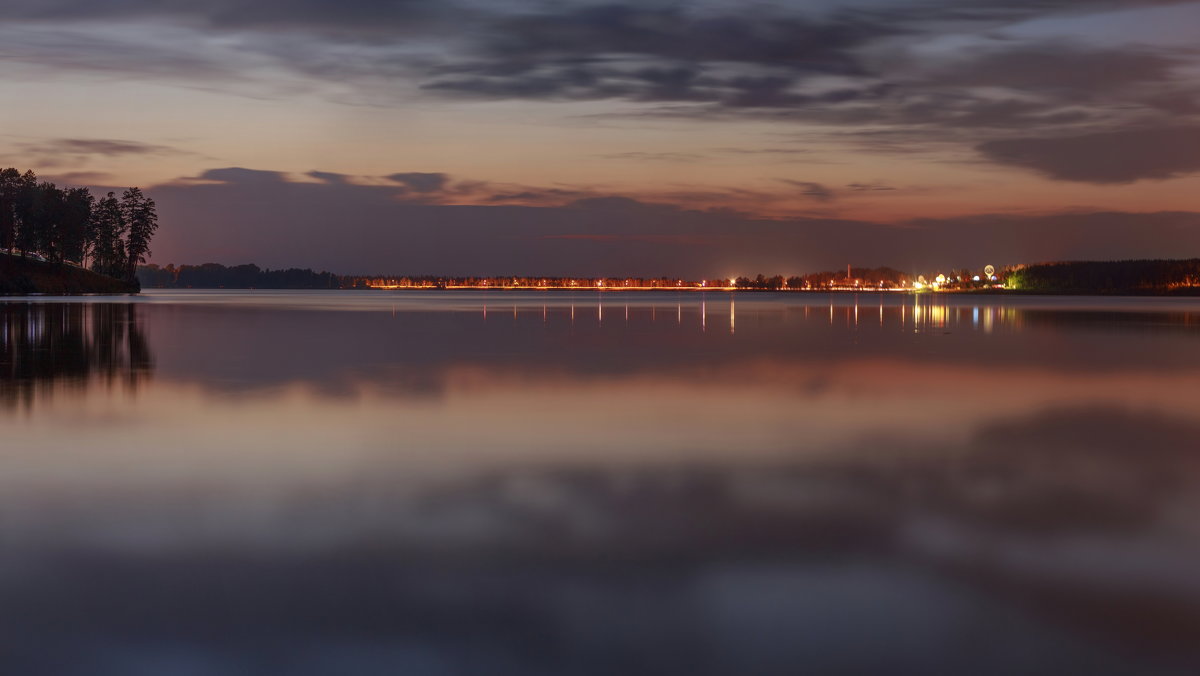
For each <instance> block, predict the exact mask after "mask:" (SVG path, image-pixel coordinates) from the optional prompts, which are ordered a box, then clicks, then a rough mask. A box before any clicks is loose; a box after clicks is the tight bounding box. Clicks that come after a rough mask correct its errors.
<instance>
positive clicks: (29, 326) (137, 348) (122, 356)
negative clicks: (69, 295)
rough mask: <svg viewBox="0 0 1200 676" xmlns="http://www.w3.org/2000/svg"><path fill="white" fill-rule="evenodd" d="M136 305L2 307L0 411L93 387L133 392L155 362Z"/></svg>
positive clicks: (98, 304)
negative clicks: (0, 408) (55, 394)
mask: <svg viewBox="0 0 1200 676" xmlns="http://www.w3.org/2000/svg"><path fill="white" fill-rule="evenodd" d="M138 312H139V308H138V307H137V306H136V305H133V304H116V303H111V304H110V303H95V304H50V305H46V304H25V303H0V407H3V408H9V409H11V408H15V407H18V406H21V405H25V406H30V405H32V404H33V403H34V401H35V400H36V399H38V398H39V397H46V396H51V395H52V394H53V393H55V392H58V391H64V390H75V391H79V390H82V389H85V388H86V387H88V385H89V384H91V383H102V384H104V385H105V386H107V387H110V388H111V387H115V386H118V385H119V386H124V387H127V388H130V389H134V388H136V387H137V385H138V383H139V382H141V381H142V380H143V379H145V378H146V377H148V376H149V374H150V372H151V371H152V370H153V363H154V360H153V358H152V357H151V353H150V347H149V344H148V343H147V341H146V337H145V335H144V333H143V332H142V328H141V323H140V321H139V318H138Z"/></svg>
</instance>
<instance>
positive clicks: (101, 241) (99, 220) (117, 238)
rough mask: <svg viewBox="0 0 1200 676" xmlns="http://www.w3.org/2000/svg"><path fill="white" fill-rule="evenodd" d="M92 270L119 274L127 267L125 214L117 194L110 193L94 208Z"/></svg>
mask: <svg viewBox="0 0 1200 676" xmlns="http://www.w3.org/2000/svg"><path fill="white" fill-rule="evenodd" d="M91 228H92V233H93V238H94V243H93V246H92V270H95V271H96V272H99V273H100V274H104V275H111V276H114V277H115V276H117V275H119V274H121V273H122V272H123V271H124V269H125V242H124V237H125V230H126V225H125V215H124V213H123V212H122V210H121V203H120V201H118V200H117V197H116V195H114V194H113V193H111V192H110V193H108V195H106V196H104V197H103V198H101V199H100V200H99V201H98V202H96V206H95V208H94V209H93V210H92V224H91Z"/></svg>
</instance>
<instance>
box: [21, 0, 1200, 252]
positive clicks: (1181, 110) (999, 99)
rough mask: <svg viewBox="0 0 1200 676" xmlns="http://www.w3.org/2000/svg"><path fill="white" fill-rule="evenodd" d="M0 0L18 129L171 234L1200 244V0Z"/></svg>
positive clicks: (812, 246)
mask: <svg viewBox="0 0 1200 676" xmlns="http://www.w3.org/2000/svg"><path fill="white" fill-rule="evenodd" d="M3 4H4V12H3V16H4V17H5V18H4V20H3V21H2V22H0V59H3V64H4V68H3V75H2V76H0V97H2V100H3V101H4V105H3V107H2V110H3V112H2V113H0V116H2V118H0V119H3V122H4V124H3V127H2V128H0V153H2V156H0V163H2V164H3V165H4V166H16V167H19V168H21V169H30V168H31V169H33V170H35V171H36V172H38V173H39V175H41V176H42V177H43V178H45V179H47V180H52V181H56V182H58V183H60V184H75V185H88V186H91V187H93V188H95V189H97V190H106V189H110V188H108V187H106V186H126V185H140V186H142V187H143V188H146V189H147V191H148V192H149V194H150V195H151V196H153V197H154V198H155V199H157V200H158V204H159V213H160V220H161V224H162V225H161V230H160V232H159V235H158V238H157V240H156V241H155V243H154V246H153V249H154V255H153V261H154V262H157V263H163V264H165V263H168V262H174V263H202V262H209V261H212V262H220V263H227V264H236V263H245V262H255V263H258V264H260V265H263V266H267V267H286V266H299V267H314V268H325V269H329V270H331V271H334V272H339V273H413V274H417V273H432V274H534V275H536V274H547V275H552V274H580V275H606V274H612V275H631V274H638V275H650V274H666V275H688V276H710V275H712V276H725V275H732V274H753V273H756V272H766V273H772V274H773V273H784V274H790V273H798V272H809V271H815V270H818V269H825V268H834V267H841V266H844V265H845V264H846V263H853V264H855V265H872V266H873V265H892V266H895V267H900V268H902V269H906V268H915V267H925V266H938V267H942V268H946V267H949V266H953V267H962V266H968V265H982V264H983V263H987V262H992V263H996V264H1005V263H1014V262H1032V261H1037V260H1050V259H1063V258H1097V257H1102V258H1129V257H1195V256H1200V174H1198V173H1197V172H1200V89H1198V87H1197V82H1198V81H1200V51H1198V50H1197V48H1196V45H1197V44H1200V2H1170V1H1162V2H1153V1H1151V0H1126V1H1121V0H808V1H801V0H794V1H791V2H753V1H735V0H693V1H689V2H656V1H654V0H640V1H638V2H629V3H627V4H621V3H618V2H584V1H575V0H569V1H559V2H553V1H548V0H547V1H538V0H459V1H457V2H456V1H454V0H399V1H392V2H384V1H371V0H338V1H334V0H293V1H285V0H261V1H258V2H236V1H235V0H188V1H183V0H166V1H156V2H151V1H149V0H89V1H87V2H84V1H83V0H12V1H9V2H5V3H3Z"/></svg>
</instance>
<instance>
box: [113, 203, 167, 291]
mask: <svg viewBox="0 0 1200 676" xmlns="http://www.w3.org/2000/svg"><path fill="white" fill-rule="evenodd" d="M121 214H122V215H123V216H124V218H125V224H126V226H127V228H128V230H127V232H126V236H125V278H126V279H129V280H133V279H135V278H136V276H137V266H138V264H139V263H144V262H146V256H148V255H149V254H150V238H151V237H153V236H154V231H155V230H157V229H158V214H157V213H156V211H155V204H154V200H152V199H150V198H149V197H146V196H145V195H143V194H142V191H141V190H140V189H138V188H129V189H128V190H126V191H125V192H124V193H123V194H122V195H121Z"/></svg>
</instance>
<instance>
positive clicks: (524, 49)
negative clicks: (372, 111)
mask: <svg viewBox="0 0 1200 676" xmlns="http://www.w3.org/2000/svg"><path fill="white" fill-rule="evenodd" d="M1170 4H1181V2H1179V1H1176V0H1162V1H1153V0H1145V1H1143V0H1124V1H1122V0H1006V1H1004V2H1001V1H1000V0H954V1H952V0H898V1H896V2H883V1H881V0H846V1H845V2H842V3H837V4H830V5H825V6H824V9H821V8H820V7H821V6H820V5H818V6H816V7H813V6H808V5H807V4H802V3H792V4H788V3H777V4H769V5H768V4H755V5H753V6H752V7H749V8H748V7H746V6H744V5H742V4H739V3H735V2H726V3H720V2H712V3H703V4H699V3H686V2H684V3H675V2H670V3H668V2H653V1H648V2H642V3H633V2H612V1H609V2H558V3H541V2H533V1H520V0H514V1H513V2H506V3H489V4H485V3H470V4H463V3H454V2H440V1H437V2H435V1H434V0H401V1H393V2H367V1H365V0H354V1H353V2H332V1H330V0H304V1H303V2H280V1H277V0H275V1H271V2H256V3H240V2H231V1H230V0H197V1H195V2H178V1H171V2H149V1H148V0H130V1H123V2H99V3H97V2H80V1H77V0H62V1H59V2H54V3H45V2H35V1H33V0H20V1H18V2H12V3H6V5H5V16H6V19H7V20H9V21H10V22H12V25H13V26H16V27H17V28H21V27H23V26H33V27H36V28H37V31H36V32H34V33H28V34H27V33H26V32H24V31H21V30H14V31H12V32H11V34H10V35H8V36H7V38H6V41H5V56H6V58H9V59H11V60H13V61H14V62H32V63H38V64H40V65H42V66H44V67H48V68H51V69H57V70H76V71H79V70H82V71H85V72H93V73H94V72H98V71H101V72H110V73H111V74H115V75H122V74H123V75H136V76H139V77H146V76H149V77H169V78H170V79H171V80H172V81H179V82H186V81H191V80H197V79H201V80H205V81H206V82H207V83H208V85H209V86H213V83H214V81H215V82H220V81H226V83H227V84H228V85H229V86H230V87H234V88H236V83H238V82H241V84H242V85H243V86H245V85H246V84H247V83H246V82H245V78H247V77H252V76H250V75H248V74H247V72H248V69H247V68H245V67H244V66H245V65H246V62H245V61H244V59H245V58H246V57H247V55H253V57H254V59H259V60H261V59H263V58H265V59H268V60H270V61H271V62H273V63H275V64H276V65H277V66H278V67H280V68H282V69H286V70H288V71H291V72H293V73H295V74H299V75H300V76H301V77H303V78H308V79H309V80H311V81H312V82H314V83H316V82H323V83H330V82H335V83H337V84H338V85H339V86H348V87H351V88H353V87H356V86H357V87H359V88H360V89H361V90H362V91H363V92H370V95H371V96H376V97H379V96H382V97H384V98H386V97H387V96H388V92H392V91H394V90H395V85H397V84H401V85H403V86H402V87H400V90H396V91H403V95H404V96H410V95H411V90H412V87H414V86H415V87H419V88H421V89H423V90H424V92H425V93H426V94H427V95H431V96H443V97H445V96H449V97H462V98H467V99H473V100H512V99H517V100H529V101H539V102H546V101H564V100H565V101H591V100H607V101H622V102H627V103H629V104H631V105H633V106H634V107H635V108H636V110H638V111H640V112H639V114H649V115H674V116H684V117H689V118H695V119H706V120H722V119H729V118H736V119H746V118H755V119H758V118H762V119H769V120H776V121H783V122H796V123H802V124H804V125H807V126H806V127H805V128H806V129H807V130H809V131H806V133H813V134H816V133H818V132H814V131H811V130H812V129H813V125H820V126H824V127H826V128H827V129H828V131H830V132H835V133H846V132H850V133H862V134H868V133H878V132H880V131H881V130H882V131H886V132H888V133H890V134H892V136H891V138H893V139H903V141H904V144H903V147H908V148H914V147H922V146H928V144H930V143H943V142H947V141H949V142H953V143H958V144H961V145H962V146H964V147H975V148H976V150H977V151H978V152H979V154H980V156H981V157H982V158H983V159H985V160H988V161H991V162H996V163H1000V164H1005V165H1009V166H1012V167H1015V168H1019V169H1025V170H1033V171H1037V172H1040V173H1042V174H1043V175H1045V176H1048V177H1051V178H1053V179H1059V180H1069V181H1083V182H1093V183H1120V182H1129V181H1134V180H1139V179H1161V178H1166V177H1171V176H1176V175H1180V174H1181V173H1184V172H1188V171H1193V170H1195V169H1196V167H1195V163H1194V162H1193V161H1192V160H1191V159H1190V158H1189V156H1188V152H1189V151H1190V149H1191V148H1192V147H1193V146H1194V141H1195V138H1194V137H1195V134H1196V132H1195V129H1196V128H1197V125H1200V100H1198V97H1197V92H1196V88H1195V84H1194V82H1193V81H1192V79H1191V78H1189V77H1188V75H1187V72H1188V70H1189V69H1190V68H1191V67H1192V66H1193V65H1194V63H1195V60H1196V55H1195V53H1193V52H1192V51H1189V50H1186V49H1181V48H1178V47H1167V46H1162V45H1160V46H1154V45H1144V44H1143V45H1138V44H1134V43H1132V42H1131V43H1123V44H1110V43H1102V42H1099V41H1097V40H1094V39H1089V36H1088V35H1087V34H1086V31H1084V30H1081V31H1080V33H1079V34H1078V35H1072V36H1071V39H1065V40H1055V41H1048V40H1046V39H1036V38H1028V37H1019V36H1016V35H1013V34H1005V33H1004V32H1003V31H1004V30H1005V29H1007V28H1009V27H1011V26H1013V25H1014V24H1017V23H1019V22H1023V21H1030V20H1034V19H1039V18H1046V17H1071V16H1081V15H1086V14H1089V13H1095V12H1102V11H1111V10H1119V9H1140V8H1148V7H1152V6H1156V5H1170ZM1131 21H1134V22H1136V19H1131ZM90 23H94V24H102V23H107V24H109V25H110V26H112V25H134V24H135V23H136V25H137V26H139V31H140V33H139V34H138V39H136V40H132V39H129V40H126V39H122V38H118V37H116V36H115V35H114V34H103V35H101V34H99V33H97V34H92V33H82V32H81V30H82V29H81V26H85V27H86V25H88V24H90ZM59 28H62V29H63V32H61V34H56V33H54V31H55V30H57V29H59ZM181 30H183V31H192V32H193V33H192V34H193V35H210V36H211V35H219V36H222V38H223V39H224V40H225V41H227V42H228V41H232V43H233V44H236V48H234V49H225V48H212V46H211V44H208V43H204V44H206V45H208V46H206V47H205V48H203V49H199V48H195V46H194V45H193V47H192V48H189V49H184V50H181V49H180V48H179V47H178V45H177V44H176V43H177V39H176V38H178V37H179V35H180V33H179V31H181ZM172 31H173V32H172ZM950 34H953V35H958V36H969V39H966V40H964V42H963V46H961V47H958V48H955V49H954V50H953V51H950V52H946V51H943V52H940V53H938V54H937V56H929V55H922V54H921V52H920V50H918V49H913V47H914V46H916V45H921V44H923V43H926V42H929V41H931V40H936V39H937V38H939V37H943V36H946V35H950ZM55 35H57V37H55ZM129 35H131V36H132V35H133V33H132V32H130V33H129ZM131 54H132V55H134V56H135V57H136V58H130V55H131ZM254 63H258V61H254ZM218 86H219V85H218ZM251 89H254V90H255V91H256V95H262V92H261V91H260V90H262V89H264V88H263V87H251ZM1153 130H1158V131H1153ZM1139 140H1144V141H1146V142H1147V145H1146V146H1142V145H1140V144H1139V143H1138V141H1139ZM1176 140H1177V141H1178V143H1175V141H1176ZM864 147H865V146H864ZM115 150H117V151H118V152H124V151H121V150H119V149H115ZM1192 154H1193V155H1194V153H1192ZM1126 157H1128V158H1129V160H1130V161H1126V162H1122V160H1123V159H1125V158H1126ZM1096 158H1100V162H1099V165H1100V166H1095V165H1097V162H1096ZM1117 163H1120V164H1122V166H1120V167H1116V166H1109V165H1115V164H1117Z"/></svg>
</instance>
